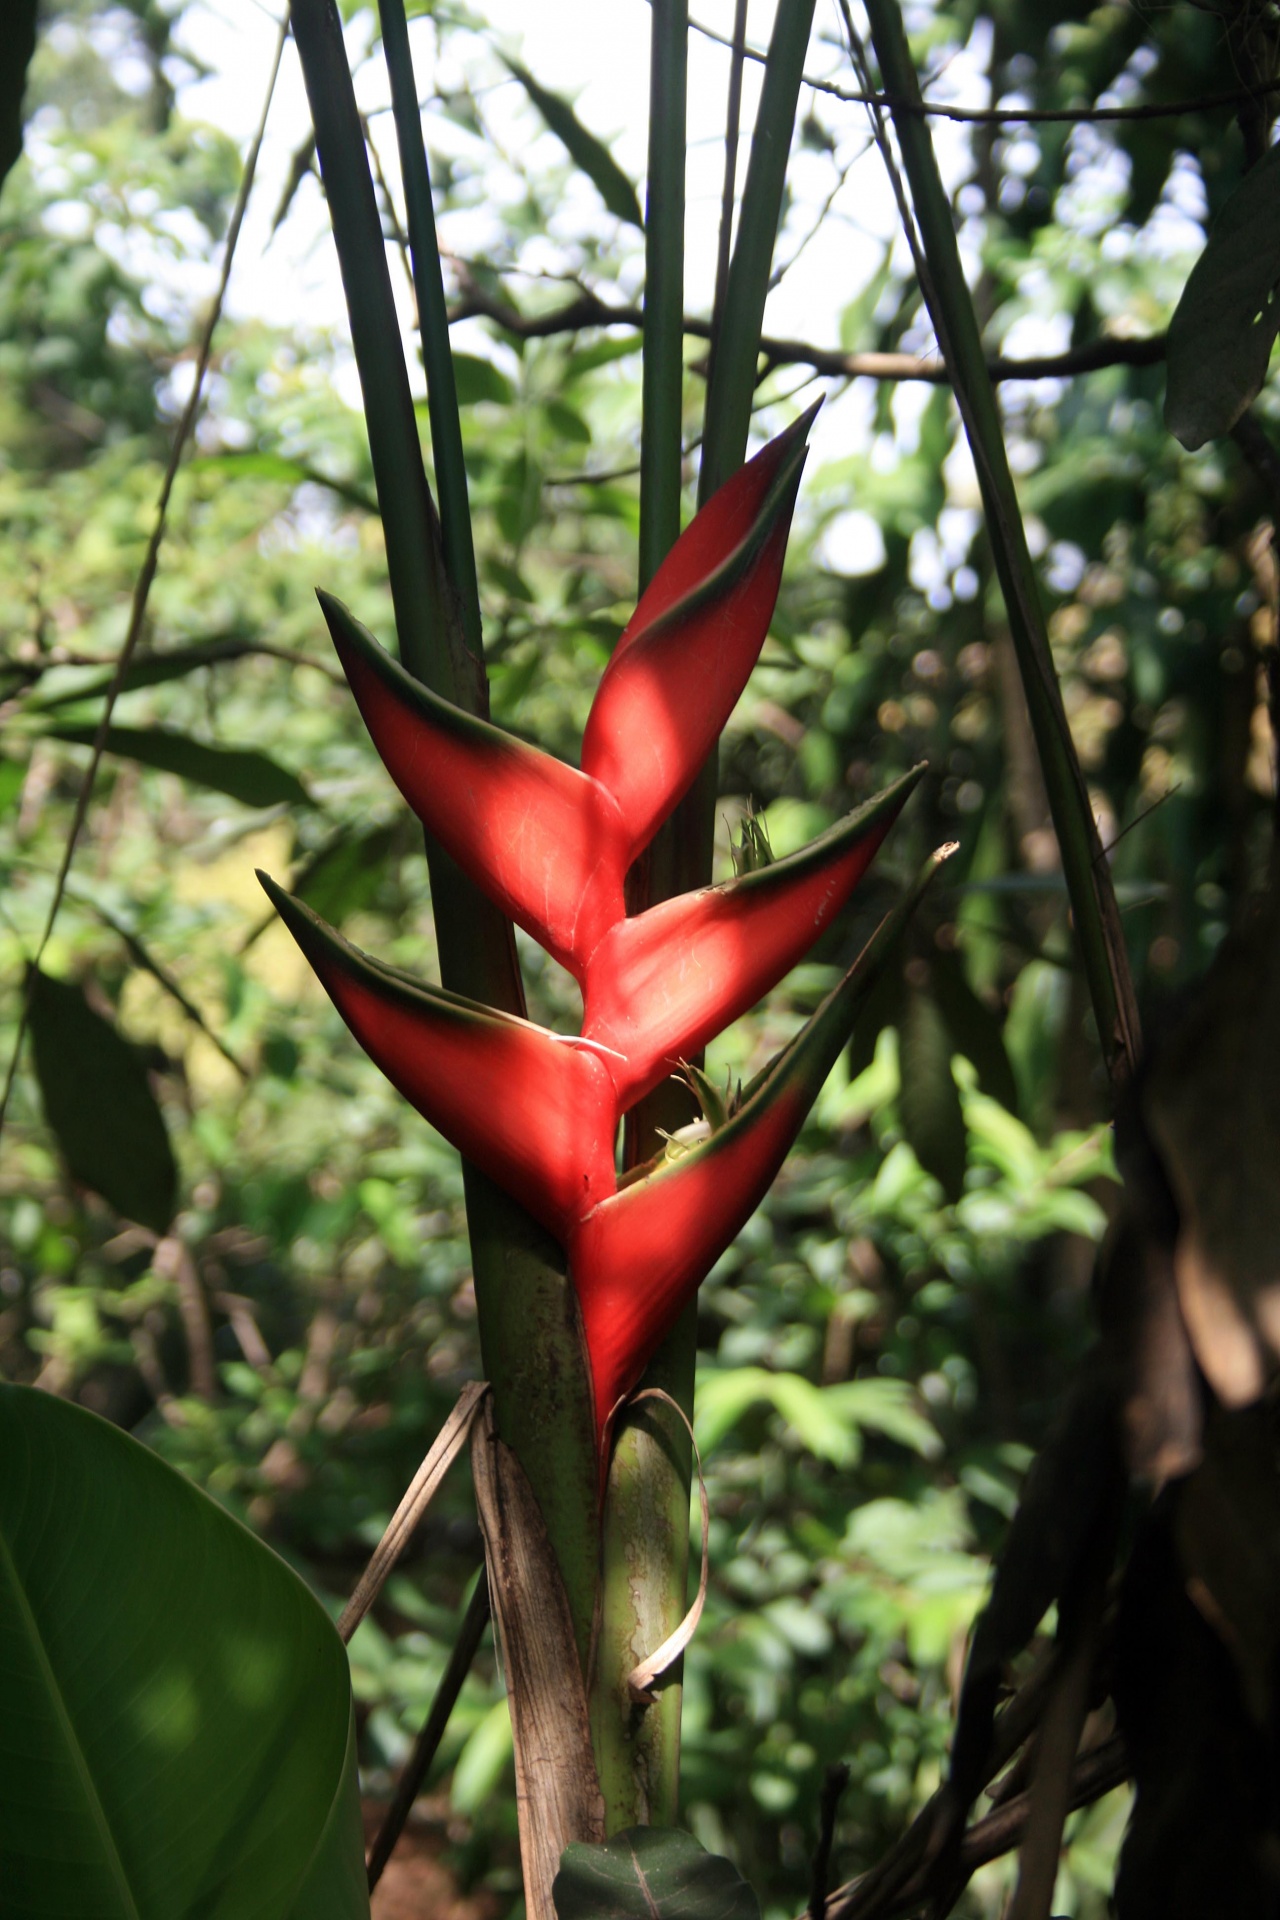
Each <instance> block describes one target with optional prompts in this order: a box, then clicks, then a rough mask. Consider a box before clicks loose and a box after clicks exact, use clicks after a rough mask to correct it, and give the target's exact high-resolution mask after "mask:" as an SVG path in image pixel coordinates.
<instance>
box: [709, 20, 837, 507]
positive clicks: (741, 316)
mask: <svg viewBox="0 0 1280 1920" xmlns="http://www.w3.org/2000/svg"><path fill="white" fill-rule="evenodd" d="M813 9H814V0H791V4H790V5H788V6H781V7H779V8H778V10H777V12H776V14H775V15H774V22H773V35H772V38H771V39H770V42H769V55H768V59H767V62H766V64H765V72H764V86H763V87H762V89H761V93H760V106H759V109H758V111H757V113H756V125H755V132H754V133H753V135H752V139H751V159H750V162H749V163H748V166H747V180H746V185H745V186H744V188H743V190H742V205H741V207H740V209H739V213H738V233H737V239H736V241H735V243H734V249H733V259H732V261H731V263H730V266H729V278H728V282H727V285H726V288H725V303H724V324H723V327H722V329H721V333H720V337H719V339H718V340H717V342H716V349H715V355H714V364H713V366H712V368H711V374H710V385H709V388H708V391H707V418H706V430H705V434H704V437H703V443H702V470H701V473H700V474H699V477H698V504H699V506H703V505H705V504H706V502H707V501H708V500H709V499H710V498H711V495H712V494H713V493H714V492H715V491H716V489H717V487H719V486H721V485H723V483H724V482H725V481H726V480H727V479H728V477H729V475H730V474H731V473H734V472H735V471H736V470H737V468H738V467H740V466H741V465H742V461H743V458H744V456H745V454H746V450H747V432H748V429H749V427H750V423H751V406H752V402H753V400H754V398H755V388H756V361H757V357H758V355H759V352H760V329H761V327H762V326H763V324H764V303H765V300H766V299H767V297H768V293H769V275H770V272H771V270H772V267H773V248H774V242H775V240H776V239H777V234H778V220H779V216H780V215H781V212H782V193H783V188H784V187H785V185H786V177H787V160H788V158H789V156H790V153H791V135H792V130H793V128H794V127H795V119H796V102H797V100H798V99H799V96H800V81H801V77H802V75H803V72H804V57H805V54H806V52H807V51H808V47H809V30H810V28H811V27H812V25H813Z"/></svg>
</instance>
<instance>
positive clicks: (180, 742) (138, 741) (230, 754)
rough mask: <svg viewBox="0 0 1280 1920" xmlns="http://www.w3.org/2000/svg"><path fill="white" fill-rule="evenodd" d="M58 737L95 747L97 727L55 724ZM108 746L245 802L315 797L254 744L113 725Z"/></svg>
mask: <svg viewBox="0 0 1280 1920" xmlns="http://www.w3.org/2000/svg"><path fill="white" fill-rule="evenodd" d="M49 735H50V738H51V739H54V740H68V741H71V742H72V743H73V744H74V745H76V746H85V747H87V746H92V744H93V740H94V729H93V728H92V727H51V728H50V729H49ZM106 750H107V752H108V753H114V754H119V755H120V757H121V758H122V759H125V760H136V761H137V762H138V763H139V765H140V766H144V767H155V768H157V769H158V770H159V771H160V772H161V773H176V774H177V775H178V776H179V778H180V779H183V780H190V781H191V783H192V784H193V785H194V786H197V787H209V788H210V789H211V790H212V791H213V792H214V793H225V794H229V795H230V797H231V799H233V800H238V801H239V802H240V803H241V805H242V806H246V807H280V806H285V807H309V806H310V805H311V797H310V795H309V794H308V792H307V790H306V788H305V787H304V786H303V784H302V782H301V780H299V778H298V776H297V774H295V773H290V772H289V771H288V770H287V769H286V768H285V767H282V766H279V765H278V764H277V763H276V761H274V760H272V759H270V758H269V757H268V756H267V755H266V754H265V753H258V752H256V751H255V750H254V749H253V748H251V747H207V746H205V745H204V743H203V742H202V741H199V740H190V739H188V738H187V736H186V734H185V733H175V732H174V731H173V730H172V729H171V728H169V727H108V728H107V739H106Z"/></svg>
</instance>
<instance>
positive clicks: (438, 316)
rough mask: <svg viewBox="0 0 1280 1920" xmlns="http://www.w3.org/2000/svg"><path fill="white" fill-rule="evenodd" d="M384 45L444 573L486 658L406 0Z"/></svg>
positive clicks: (390, 11) (397, 5) (384, 9)
mask: <svg viewBox="0 0 1280 1920" xmlns="http://www.w3.org/2000/svg"><path fill="white" fill-rule="evenodd" d="M380 12H381V17H382V47H383V52H384V53H385V55H386V60H387V72H388V74H389V75H390V77H391V104H392V111H393V113H394V115H395V123H396V141H397V143H398V145H399V149H400V171H401V174H402V176H403V179H404V202H405V211H406V214H407V217H408V224H409V251H410V253H411V254H412V256H413V290H414V294H415V296H416V298H417V302H418V331H419V334H420V337H421V340H422V364H423V368H424V370H425V372H426V376H427V411H428V413H429V414H430V417H431V453H432V458H433V460H434V463H435V470H436V487H437V489H438V491H439V494H440V533H441V542H442V546H443V550H444V561H445V569H446V571H447V573H448V575H449V579H450V581H451V582H452V584H453V587H454V590H455V592H456V593H457V595H458V598H459V600H460V601H461V603H462V627H463V631H464V633H465V634H466V636H467V645H468V646H469V647H470V649H471V651H472V653H474V654H476V655H477V656H479V655H480V654H481V652H482V648H483V642H482V639H481V631H480V588H479V585H478V583H477V580H476V554H475V545H474V542H473V541H472V538H471V506H470V499H469V496H468V491H467V469H466V464H465V462H464V460H463V456H462V424H461V421H460V420H459V418H458V390H457V386H456V384H455V382H454V377H453V352H452V349H451V348H450V345H449V316H448V313H447V312H446V309H445V299H444V275H443V274H442V272H441V270H440V248H439V245H438V243H437V240H436V216H435V208H434V206H433V204H432V199H431V173H430V169H429V167H428V164H427V149H426V144H425V142H424V140H423V137H422V119H421V114H420V111H419V107H418V89H417V85H416V83H415V81H414V77H413V54H412V51H411V49H410V46H409V29H408V26H407V24H406V21H405V12H404V0H380Z"/></svg>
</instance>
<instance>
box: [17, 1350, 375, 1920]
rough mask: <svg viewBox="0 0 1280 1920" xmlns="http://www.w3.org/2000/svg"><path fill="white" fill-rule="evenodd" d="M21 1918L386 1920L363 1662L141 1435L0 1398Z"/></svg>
mask: <svg viewBox="0 0 1280 1920" xmlns="http://www.w3.org/2000/svg"><path fill="white" fill-rule="evenodd" d="M0 1458H2V1459H3V1460H4V1473H3V1474H2V1475H0V1672H3V1674H4V1676H5V1710H4V1713H3V1714H0V1885H3V1888H4V1896H3V1907H4V1913H5V1916H6V1920H37V1916H41V1915H53V1914H65V1915H67V1916H68V1920H70V1916H72V1915H84V1916H87V1915H90V1914H93V1915H101V1916H103V1920H108V1916H109V1920H191V1917H192V1916H194V1915H196V1914H199V1915H200V1916H201V1920H367V1915H368V1912H369V1901H368V1893H367V1890H366V1886H365V1876H364V1848H363V1839H362V1834H361V1827H360V1802H359V1792H358V1785H357V1775H356V1766H355V1740H354V1726H353V1721H352V1711H351V1687H350V1681H349V1678H348V1674H347V1665H346V1658H345V1655H344V1653H343V1649H342V1644H341V1642H340V1641H339V1639H338V1636H337V1634H336V1633H335V1631H334V1629H333V1627H332V1625H331V1624H330V1622H329V1619H328V1617H327V1615H326V1614H325V1612H324V1610H323V1609H322V1608H321V1607H320V1605H319V1604H318V1602H317V1601H316V1600H315V1599H314V1598H313V1597H312V1595H311V1594H310V1593H308V1591H307V1589H306V1588H305V1587H304V1586H303V1584H302V1582H301V1581H300V1580H299V1579H298V1577H297V1575H296V1574H294V1573H292V1572H291V1571H290V1569H289V1568H288V1567H286V1566H285V1564H284V1562H283V1561H281V1560H279V1559H277V1558H276V1556H275V1554H273V1553H272V1552H271V1551H270V1549H269V1548H267V1547H265V1546H263V1545H262V1543H261V1541H259V1540H255V1539H254V1537H253V1535H252V1534H250V1533H249V1532H247V1530H246V1529H245V1528H243V1527H241V1526H240V1525H239V1524H238V1522H236V1521H235V1520H233V1519H232V1518H231V1517H230V1516H229V1515H228V1514H226V1513H224V1512H223V1510H222V1509H221V1508H220V1507H218V1506H217V1505H215V1503H214V1502H213V1501H212V1500H210V1499H208V1498H207V1497H206V1496H205V1495H204V1494H203V1493H201V1492H199V1491H198V1489H197V1488H195V1487H194V1486H192V1485H191V1484H190V1483H189V1482H188V1481H186V1480H184V1479H183V1478H182V1476H181V1475H180V1474H177V1473H175V1472H174V1471H173V1470H172V1469H171V1468H170V1467H167V1466H165V1465H164V1463H163V1462H162V1461H160V1460H158V1459H157V1458H156V1457H155V1455H154V1454H152V1453H150V1452H149V1451H148V1450H147V1449H146V1448H145V1447H143V1446H140V1445H139V1444H138V1442H137V1441H136V1440H132V1439H130V1437H129V1436H128V1435H127V1434H124V1433H121V1432H120V1431H119V1430H118V1429H117V1428H115V1427H112V1426H109V1425H108V1424H107V1422H106V1421H105V1420H99V1419H98V1418H97V1416H96V1415H94V1414H91V1413H86V1412H85V1411H84V1410H83V1408H80V1407H76V1406H72V1405H70V1404H68V1403H67V1402H66V1401H62V1400H58V1399H56V1398H55V1397H54V1396H53V1395H52V1394H45V1393H38V1392H36V1391H35V1390H34V1389H32V1388H27V1387H12V1386H0Z"/></svg>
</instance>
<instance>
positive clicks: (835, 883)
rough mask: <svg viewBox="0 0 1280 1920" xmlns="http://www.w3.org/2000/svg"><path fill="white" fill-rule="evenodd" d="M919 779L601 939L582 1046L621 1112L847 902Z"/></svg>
mask: <svg viewBox="0 0 1280 1920" xmlns="http://www.w3.org/2000/svg"><path fill="white" fill-rule="evenodd" d="M922 772H923V768H916V769H915V770H914V772H912V773H909V774H907V775H905V776H904V778H903V779H901V780H899V781H897V782H895V784H894V785H893V786H892V787H889V788H887V789H886V791H885V792H884V793H882V794H880V795H878V796H877V797H876V799H874V800H872V801H869V802H868V803H867V805H866V806H864V807H860V808H859V809H858V810H857V812H856V813H852V814H850V815H849V817H848V818H847V819H845V820H842V821H840V822H839V823H838V824H837V825H836V826H834V827H832V828H831V829H830V830H829V831H828V832H827V833H824V834H823V835H822V836H821V838H820V839H817V840H815V841H814V842H813V843H812V844H811V845H810V846H808V847H805V848H803V849H802V850H801V851H800V852H799V853H796V854H792V855H791V856H790V857H789V858H788V859H785V860H779V861H777V862H775V864H774V865H773V866H769V867H764V868H762V869H761V870H760V871H759V872H756V873H751V874H746V875H744V876H743V877H742V878H741V879H738V880H731V881H729V882H727V883H726V884H725V885H724V886H719V887H704V888H702V889H700V890H699V891H698V892H696V893H683V894H678V895H677V896H676V897H675V898H674V899H672V900H665V901H663V902H662V904H661V905H660V906H657V907H651V908H650V909H649V911H648V912H647V913H642V914H638V915H637V916H636V917H635V918H634V919H631V920H621V921H619V922H618V924H617V925H616V926H615V927H614V928H612V930H611V931H610V932H609V933H608V934H606V936H605V938H604V939H603V940H602V941H601V943H600V945H599V946H598V947H597V949H596V951H595V953H594V954H593V955H592V956H591V960H590V962H589V964H588V966H587V972H586V981H585V989H584V991H585V1003H584V1008H583V1019H582V1031H583V1035H584V1036H585V1037H586V1038H588V1039H591V1040H595V1041H598V1042H599V1043H600V1044H601V1045H603V1046H605V1047H607V1048H608V1049H609V1057H608V1060H607V1065H608V1068H609V1071H610V1072H611V1073H612V1074H613V1076H614V1080H615V1084H616V1085H617V1089H618V1105H619V1107H620V1108H621V1109H623V1110H625V1109H626V1108H628V1107H632V1106H634V1105H635V1103H636V1102H637V1100H640V1099H643V1097H644V1095H645V1094H646V1093H648V1092H649V1090H650V1088H651V1087H655V1086H656V1085H657V1084H658V1082H659V1081H660V1080H662V1079H665V1077H666V1076H667V1075H668V1074H669V1073H671V1072H673V1071H674V1069H675V1068H676V1067H677V1066H678V1065H679V1063H680V1062H681V1061H682V1060H687V1059H691V1058H692V1057H693V1056H694V1054H696V1053H699V1052H700V1051H701V1050H702V1047H703V1046H704V1044H705V1043H706V1041H708V1040H709V1039H710V1038H711V1037H712V1035H713V1034H717V1033H719V1032H720V1031H721V1029H722V1028H724V1027H726V1026H728V1024H729V1022H730V1021H731V1020H736V1019H737V1018H738V1015H739V1014H741V1013H744V1012H745V1011H746V1009H747V1008H748V1007H752V1006H754V1005H755V1003H756V1001H757V1000H759V999H760V998H761V997H762V995H764V994H765V993H767V992H768V990H769V988H770V987H772V986H773V985H774V984H775V983H776V982H777V981H778V980H780V979H781V977H782V975H783V974H784V973H787V972H788V971H789V970H790V968H792V967H793V966H794V965H795V963H796V961H797V960H799V959H800V958H801V956H802V955H803V954H805V953H807V952H808V950H809V948H810V947H811V946H812V945H813V943H814V941H815V940H816V939H817V937H818V935H819V934H820V933H821V932H822V930H823V928H824V927H826V926H828V925H829V924H830V922H831V921H832V919H834V917H835V915H836V914H837V913H839V912H840V910H841V908H842V907H843V906H844V905H845V903H846V902H847V900H848V898H849V895H850V894H851V893H852V892H853V889H854V888H855V887H856V886H857V884H858V881H859V880H860V879H861V878H862V876H863V874H864V873H865V872H866V869H867V867H868V866H869V865H870V863H871V861H872V859H873V858H874V856H875V854H876V851H877V849H878V848H879V846H880V843H881V841H882V840H883V839H884V836H885V835H886V833H888V831H889V828H890V827H891V826H892V825H893V822H894V821H895V820H896V818H897V816H898V813H899V812H900V810H901V808H902V806H903V804H904V803H905V801H906V799H907V796H908V794H909V793H910V792H911V790H912V788H913V787H914V786H915V784H916V781H917V780H918V779H919V777H920V774H921V773H922Z"/></svg>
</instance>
